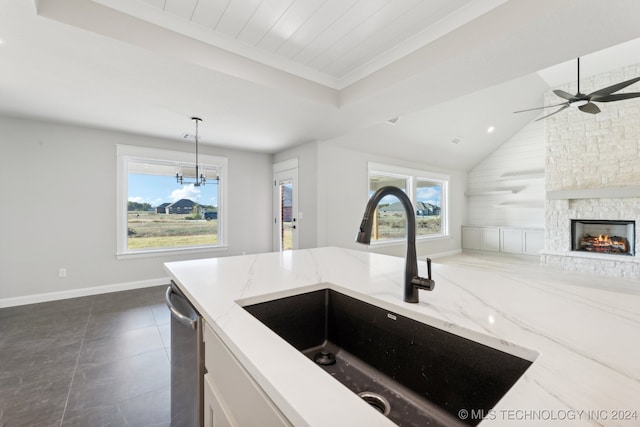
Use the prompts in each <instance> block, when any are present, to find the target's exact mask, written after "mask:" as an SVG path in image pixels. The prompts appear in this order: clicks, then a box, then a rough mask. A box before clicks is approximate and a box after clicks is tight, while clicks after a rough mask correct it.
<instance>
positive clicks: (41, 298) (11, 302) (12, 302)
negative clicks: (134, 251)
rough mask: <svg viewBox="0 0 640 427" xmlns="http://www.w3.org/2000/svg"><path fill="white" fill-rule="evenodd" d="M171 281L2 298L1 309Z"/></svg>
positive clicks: (156, 280)
mask: <svg viewBox="0 0 640 427" xmlns="http://www.w3.org/2000/svg"><path fill="white" fill-rule="evenodd" d="M170 282H171V279H169V278H168V277H163V278H160V279H149V280H140V281H137V282H128V283H118V284H115V285H105V286H94V287H91V288H81V289H69V290H66V291H58V292H47V293H43V294H34V295H25V296H20V297H12V298H0V308H4V307H14V306H18V305H26V304H36V303H39V302H47V301H56V300H62V299H68V298H77V297H86V296H89V295H98V294H107V293H110V292H120V291H129V290H131V289H140V288H150V287H152V286H161V285H168V284H169V283H170Z"/></svg>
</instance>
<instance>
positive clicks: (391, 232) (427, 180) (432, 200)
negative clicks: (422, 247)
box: [369, 163, 449, 243]
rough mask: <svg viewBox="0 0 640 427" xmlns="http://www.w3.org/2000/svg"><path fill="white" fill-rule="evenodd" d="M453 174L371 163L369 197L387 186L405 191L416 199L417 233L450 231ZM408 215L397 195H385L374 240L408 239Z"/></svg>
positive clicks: (428, 234) (431, 234) (420, 235)
mask: <svg viewBox="0 0 640 427" xmlns="http://www.w3.org/2000/svg"><path fill="white" fill-rule="evenodd" d="M448 182H449V177H448V176H446V175H442V174H436V173H430V172H425V171H418V170H413V169H406V168H400V167H393V166H387V165H381V164H377V163H369V197H371V196H372V195H373V193H375V192H376V191H377V190H378V189H380V188H382V187H385V186H389V185H392V186H395V187H398V188H400V189H402V191H404V192H405V193H406V194H407V195H408V196H409V199H410V200H411V202H412V203H413V206H414V209H415V215H416V237H417V238H418V239H428V238H434V237H442V236H447V235H448V229H447V187H448ZM406 223H407V216H406V213H405V211H404V208H403V207H402V204H401V203H400V201H399V200H398V199H397V198H396V197H394V196H387V197H384V198H383V199H382V200H381V201H380V203H379V204H378V209H377V210H376V218H375V219H374V224H373V232H372V237H371V241H372V242H374V243H375V242H384V241H393V240H398V239H404V238H405V233H406Z"/></svg>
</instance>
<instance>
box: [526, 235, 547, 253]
mask: <svg viewBox="0 0 640 427" xmlns="http://www.w3.org/2000/svg"><path fill="white" fill-rule="evenodd" d="M543 249H544V231H540V230H525V231H524V253H525V254H527V255H540V251H541V250H543Z"/></svg>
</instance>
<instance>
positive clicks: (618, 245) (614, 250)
mask: <svg viewBox="0 0 640 427" xmlns="http://www.w3.org/2000/svg"><path fill="white" fill-rule="evenodd" d="M635 241H636V223H635V221H620V220H614V221H609V220H583V219H574V220H571V242H572V243H571V246H572V247H571V250H573V251H586V252H596V253H604V254H614V255H635Z"/></svg>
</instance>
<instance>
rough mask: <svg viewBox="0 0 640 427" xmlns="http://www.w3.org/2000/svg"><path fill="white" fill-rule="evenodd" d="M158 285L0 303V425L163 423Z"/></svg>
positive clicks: (165, 389)
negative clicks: (24, 302) (6, 305)
mask: <svg viewBox="0 0 640 427" xmlns="http://www.w3.org/2000/svg"><path fill="white" fill-rule="evenodd" d="M165 289H166V286H158V287H153V288H146V289H136V290H132V291H125V292H115V293H110V294H103V295H95V296H89V297H82V298H73V299H67V300H61V301H53V302H47V303H41V304H31V305H24V306H19V307H9V308H3V309H0V427H17V426H28V427H31V426H38V427H41V426H42V427H43V426H55V427H70V426H82V427H85V426H92V427H93V426H136V427H144V426H169V425H170V415H171V414H170V412H171V409H170V407H171V405H170V364H169V357H170V339H171V333H170V325H171V323H170V314H169V310H168V309H167V307H166V306H165V304H164V292H165Z"/></svg>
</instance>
